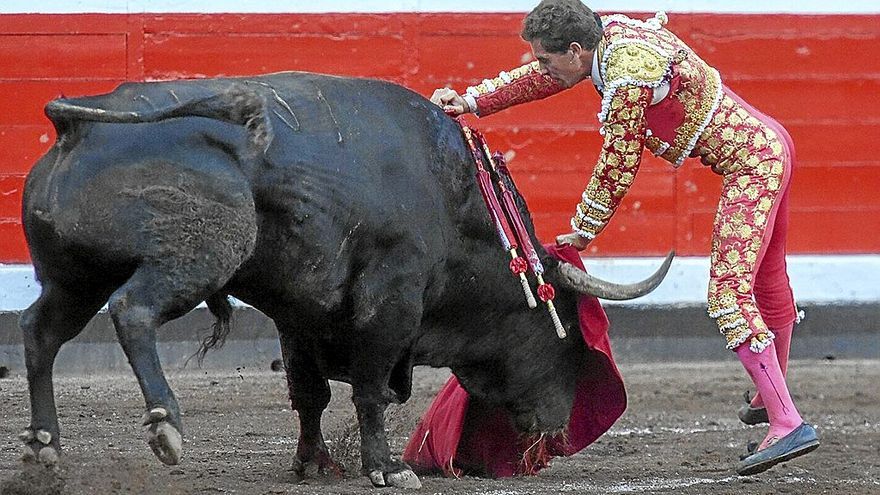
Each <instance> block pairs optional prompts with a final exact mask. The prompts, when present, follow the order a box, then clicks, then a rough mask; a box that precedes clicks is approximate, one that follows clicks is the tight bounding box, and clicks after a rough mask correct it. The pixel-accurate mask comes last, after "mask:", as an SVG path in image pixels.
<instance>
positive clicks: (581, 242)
mask: <svg viewBox="0 0 880 495" xmlns="http://www.w3.org/2000/svg"><path fill="white" fill-rule="evenodd" d="M589 243H590V241H589V240H587V238H586V237H584V236H582V235H579V234H578V233H577V232H571V233H569V234H559V235H558V236H556V245H557V246H564V245H566V244H569V245H571V246H574V248H575V249H577V250H578V251H583V250H584V249H586V248H587V244H589Z"/></svg>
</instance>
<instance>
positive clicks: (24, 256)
mask: <svg viewBox="0 0 880 495" xmlns="http://www.w3.org/2000/svg"><path fill="white" fill-rule="evenodd" d="M0 259H2V261H3V263H29V262H30V259H31V258H30V255H29V254H28V250H27V243H25V241H24V231H23V230H22V229H21V223H20V221H19V220H18V218H0Z"/></svg>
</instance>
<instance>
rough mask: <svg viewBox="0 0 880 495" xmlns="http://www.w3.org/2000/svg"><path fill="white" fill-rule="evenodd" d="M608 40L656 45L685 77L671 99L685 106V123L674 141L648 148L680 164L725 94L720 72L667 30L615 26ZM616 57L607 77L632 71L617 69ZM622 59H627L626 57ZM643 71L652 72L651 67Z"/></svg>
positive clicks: (608, 31) (655, 141)
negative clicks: (720, 97)
mask: <svg viewBox="0 0 880 495" xmlns="http://www.w3.org/2000/svg"><path fill="white" fill-rule="evenodd" d="M609 20H610V18H609ZM604 39H605V40H606V43H607V44H608V45H609V46H612V45H615V43H620V42H621V41H624V40H627V41H629V40H638V41H639V44H641V43H646V44H648V45H651V46H654V47H656V48H657V49H659V50H661V51H662V52H663V53H666V54H668V55H669V56H670V57H671V69H672V70H673V71H674V72H675V73H676V74H678V76H679V77H681V79H682V84H681V86H680V88H679V92H678V93H677V94H675V95H671V96H670V97H672V98H677V99H678V100H679V101H680V102H681V104H682V106H683V107H684V122H682V123H681V125H680V126H679V127H678V128H677V129H676V133H675V139H674V141H673V142H670V143H665V142H663V141H661V140H659V139H656V138H655V139H649V140H648V141H647V142H646V146H647V147H648V149H649V150H651V152H653V153H654V154H656V155H658V156H660V157H661V158H663V159H664V160H666V161H669V162H670V163H673V164H675V165H679V164H680V163H681V162H682V161H683V160H684V159H685V158H687V156H688V155H690V154H691V151H692V150H693V148H694V145H695V142H696V141H697V139H698V136H699V135H700V134H701V133H702V131H703V127H704V124H705V122H706V120H707V119H709V116H710V115H711V114H712V113H713V111H714V110H715V102H716V101H717V98H718V95H719V92H720V91H721V77H720V76H719V75H718V71H716V70H715V69H713V68H712V67H710V66H709V65H708V64H706V62H704V61H703V60H702V59H701V58H700V57H699V56H697V54H696V53H694V51H693V50H691V48H690V47H688V46H687V45H686V44H685V43H684V42H682V41H681V40H680V39H679V38H678V37H677V36H675V35H674V34H673V33H671V32H670V31H668V30H667V29H665V28H661V29H640V28H637V27H633V26H628V25H624V24H621V23H611V24H610V26H608V28H606V29H605V36H604ZM633 45H635V43H632V44H625V45H623V47H625V48H629V47H630V46H633ZM613 58H614V57H611V59H610V60H609V64H608V66H607V67H606V69H605V70H606V74H618V73H624V72H626V71H627V70H629V69H628V68H627V67H621V68H617V67H615V66H614V65H615V64H614V63H613V60H612V59H613ZM619 59H620V60H623V59H624V57H619ZM667 65H668V64H667ZM642 70H643V71H645V72H646V73H648V70H647V68H645V69H642ZM664 70H665V67H664ZM604 77H605V80H612V79H610V78H609V77H607V75H606V76H604Z"/></svg>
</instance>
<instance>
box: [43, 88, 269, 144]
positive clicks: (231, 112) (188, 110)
mask: <svg viewBox="0 0 880 495" xmlns="http://www.w3.org/2000/svg"><path fill="white" fill-rule="evenodd" d="M92 100H93V98H89V97H86V98H69V99H68V98H59V99H57V100H53V101H50V102H49V103H48V104H47V105H46V108H45V112H46V116H47V117H49V119H50V120H51V121H52V123H53V124H54V125H55V130H56V131H57V133H58V135H59V136H62V135H64V134H66V133H67V132H69V131H70V130H71V128H73V127H75V125H76V123H77V122H103V123H111V124H144V123H150V122H160V121H163V120H168V119H173V118H178V117H205V118H209V119H214V120H220V121H223V122H229V123H231V124H235V125H242V126H244V127H245V128H247V130H248V133H249V134H250V140H251V143H252V144H253V145H254V147H255V148H257V149H258V150H260V151H265V150H266V149H268V147H269V144H271V141H272V124H271V121H270V120H269V117H268V109H267V102H266V98H265V97H264V96H263V95H262V94H260V93H259V92H257V91H253V90H252V89H250V88H248V87H246V86H245V85H244V84H236V85H233V86H231V87H230V88H229V89H227V90H226V91H223V92H215V93H213V94H210V95H207V96H202V97H197V98H193V99H191V100H187V101H183V102H180V103H177V104H175V105H170V106H166V107H162V108H156V109H150V110H110V109H106V108H101V107H100V106H97V105H96V104H95V102H94V101H92Z"/></svg>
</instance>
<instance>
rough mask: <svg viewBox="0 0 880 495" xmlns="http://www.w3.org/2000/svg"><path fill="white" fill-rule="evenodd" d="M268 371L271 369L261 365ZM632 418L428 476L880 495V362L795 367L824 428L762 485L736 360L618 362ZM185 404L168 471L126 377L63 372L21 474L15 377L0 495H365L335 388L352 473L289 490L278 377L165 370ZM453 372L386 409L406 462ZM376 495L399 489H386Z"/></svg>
mask: <svg viewBox="0 0 880 495" xmlns="http://www.w3.org/2000/svg"><path fill="white" fill-rule="evenodd" d="M267 364H268V363H267ZM621 371H622V373H623V376H624V379H625V381H626V384H627V388H628V392H629V409H628V410H627V412H626V413H625V414H624V416H623V417H622V418H621V419H620V420H619V421H618V422H617V424H616V425H615V426H614V427H613V428H612V429H611V430H610V431H609V432H608V433H607V434H606V435H605V436H603V437H602V438H600V439H599V441H598V442H597V443H595V444H593V445H591V446H590V447H588V448H587V449H585V450H584V451H582V452H581V453H580V454H578V455H575V456H573V457H571V458H565V459H557V460H555V461H554V463H553V465H552V467H551V468H550V469H547V470H545V471H544V472H542V473H541V474H540V475H539V476H537V477H529V478H514V479H502V480H486V479H477V478H463V479H444V478H437V477H422V482H423V485H424V486H423V488H422V490H421V493H431V494H484V495H514V494H551V493H552V494H556V493H596V494H609V493H638V494H642V493H675V494H706V493H712V494H737V495H739V494H742V493H749V494H770V493H791V494H802V495H809V494H846V495H856V494H877V493H880V360H874V361H795V362H793V363H792V366H791V370H790V375H789V376H790V379H789V381H790V385H791V388H792V391H793V394H794V396H795V400H796V401H797V404H798V406H799V408H800V409H801V412H802V414H803V415H804V417H805V418H806V419H807V420H808V421H810V422H812V423H814V424H815V425H817V426H818V429H819V434H820V436H821V439H822V446H821V447H820V449H819V450H817V451H816V452H814V453H812V454H810V455H807V456H805V457H802V458H800V459H796V460H794V461H792V462H789V463H787V464H783V465H780V466H777V467H775V468H773V469H772V470H770V471H768V472H766V473H763V474H761V475H757V476H752V477H739V476H737V475H736V474H735V473H734V472H733V467H734V465H735V462H736V459H738V456H739V454H740V453H742V452H743V451H744V449H745V445H746V442H747V441H748V440H750V439H751V440H758V439H760V437H761V436H762V433H763V431H764V430H763V428H761V427H747V426H743V425H742V424H740V423H739V421H738V420H737V419H736V415H735V411H736V408H737V407H738V406H739V401H741V396H742V393H743V391H744V390H746V388H747V386H748V383H747V378H746V375H745V373H744V372H743V371H742V370H741V368H740V367H739V365H738V364H737V363H736V362H733V361H730V362H724V363H711V364H708V363H707V364H699V363H698V364H680V363H678V364H676V363H671V364H624V365H621ZM168 375H169V379H170V382H171V384H172V387H173V388H174V390H175V392H176V394H177V396H178V399H179V400H180V402H181V406H182V408H183V410H184V414H185V416H184V428H185V431H184V435H185V444H184V458H183V461H182V462H181V464H180V465H179V466H174V467H169V466H164V465H162V464H161V463H160V462H159V461H158V460H156V459H155V458H154V457H153V455H152V453H151V452H150V450H149V448H148V447H147V446H146V444H145V442H144V441H143V439H142V434H141V431H140V426H139V420H140V417H141V414H142V412H143V411H142V409H141V408H142V398H141V396H140V392H139V390H138V387H137V383H136V382H135V380H134V378H133V376H132V375H130V374H124V375H112V376H111V375H104V376H66V377H57V378H56V397H57V399H58V404H59V413H60V416H61V423H62V429H63V431H62V434H63V444H64V448H65V450H64V458H63V462H62V464H61V466H60V468H59V469H58V471H57V475H55V476H53V475H51V473H47V472H33V471H30V470H27V471H22V467H21V466H22V465H21V464H20V463H19V461H18V456H19V452H20V450H21V446H20V444H19V441H18V440H17V438H16V435H17V434H18V433H19V431H21V429H22V428H23V427H24V426H26V425H27V423H28V418H29V412H28V407H29V406H28V399H27V384H26V381H25V378H24V376H22V374H21V373H17V374H16V373H13V374H12V376H10V377H9V378H6V379H3V380H0V492H2V493H3V494H4V495H6V494H13V493H15V494H18V493H28V494H42V493H46V494H52V493H68V494H117V493H118V494H122V493H125V494H135V493H137V494H140V493H144V494H154V493H155V494H159V493H161V494H163V495H165V494H169V495H173V494H211V493H239V494H281V493H303V494H305V493H309V494H311V493H320V494H342V493H367V492H370V490H371V488H370V484H369V481H367V479H366V478H364V477H361V476H358V475H357V466H358V463H359V459H357V457H356V456H357V454H356V450H355V449H354V448H353V442H352V440H353V439H352V433H351V432H352V430H351V425H352V424H353V422H354V415H353V407H352V406H351V402H350V401H349V397H348V394H349V391H348V389H347V386H345V385H343V384H334V397H333V402H332V403H331V405H330V408H329V409H328V411H327V412H326V413H325V416H324V417H325V421H324V422H325V436H326V437H327V438H328V439H329V440H331V441H332V442H333V444H332V445H331V449H332V450H333V451H335V452H336V453H337V458H338V459H339V460H341V461H342V462H343V463H344V464H346V465H347V466H348V467H349V474H348V475H347V476H346V477H345V478H344V479H342V480H336V481H319V480H312V481H308V482H303V483H297V482H296V481H295V480H294V479H293V475H292V474H291V472H290V471H289V470H288V468H289V466H290V461H291V459H292V456H293V452H294V449H295V438H296V432H295V429H296V425H295V421H294V414H293V413H292V412H291V411H290V409H289V407H288V404H287V401H286V397H285V393H286V388H285V384H284V378H283V374H282V373H274V372H271V371H269V370H268V365H267V367H266V370H230V371H229V372H222V371H216V370H210V371H205V370H201V371H200V370H187V371H173V372H170V373H169V374H168ZM447 376H448V374H447V373H446V372H445V371H442V370H431V369H418V370H417V373H416V377H415V386H414V391H413V398H412V399H411V400H410V401H409V402H408V403H407V404H405V405H403V406H394V407H392V408H391V409H390V410H389V422H388V423H389V431H390V433H391V436H392V448H393V450H394V451H395V452H397V453H399V452H400V451H401V450H402V449H403V446H404V444H405V442H406V436H407V435H408V433H409V432H410V431H411V430H412V428H413V426H414V425H415V423H416V421H417V420H418V418H419V416H420V414H421V413H422V411H424V410H425V408H426V407H427V405H428V403H429V402H430V400H431V398H432V397H433V394H434V393H435V392H436V391H437V390H438V389H439V388H440V386H441V385H442V383H443V382H444V381H445V379H446V377H447ZM376 493H381V494H390V493H396V492H395V491H394V490H389V489H381V490H376Z"/></svg>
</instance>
